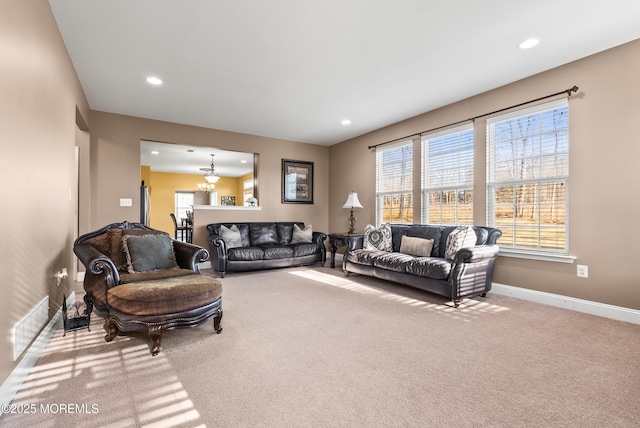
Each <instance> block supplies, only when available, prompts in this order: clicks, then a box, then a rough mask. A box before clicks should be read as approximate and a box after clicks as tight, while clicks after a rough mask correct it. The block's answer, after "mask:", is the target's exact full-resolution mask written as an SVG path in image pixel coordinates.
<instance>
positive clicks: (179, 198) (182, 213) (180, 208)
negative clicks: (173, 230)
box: [175, 192, 196, 221]
mask: <svg viewBox="0 0 640 428" xmlns="http://www.w3.org/2000/svg"><path fill="white" fill-rule="evenodd" d="M195 196H196V194H195V192H176V199H175V200H176V203H175V209H176V211H175V214H176V218H177V219H178V221H180V219H182V218H187V211H193V205H194V200H195Z"/></svg>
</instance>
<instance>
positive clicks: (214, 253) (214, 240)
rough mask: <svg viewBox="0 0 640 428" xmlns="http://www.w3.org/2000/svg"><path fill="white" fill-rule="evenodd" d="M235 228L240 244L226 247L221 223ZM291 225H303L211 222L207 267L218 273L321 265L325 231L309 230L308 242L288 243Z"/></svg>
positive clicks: (295, 223)
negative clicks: (208, 263)
mask: <svg viewBox="0 0 640 428" xmlns="http://www.w3.org/2000/svg"><path fill="white" fill-rule="evenodd" d="M234 225H235V226H236V227H237V228H238V231H239V233H240V238H241V241H240V244H239V245H238V246H236V247H232V248H230V245H229V242H227V241H225V239H223V238H222V235H221V230H220V229H221V227H222V226H224V227H226V228H232V227H233V226H234ZM294 225H297V226H298V227H299V228H300V229H304V228H305V225H304V223H302V222H273V223H269V222H248V223H246V222H245V223H212V224H208V225H207V229H208V230H209V237H208V241H209V248H210V251H211V268H212V269H213V270H215V271H217V272H218V273H219V275H220V277H224V275H225V273H227V272H233V271H235V272H243V271H251V270H261V269H274V268H282V267H291V266H304V265H310V264H313V263H320V264H321V266H324V263H325V261H326V259H327V252H326V248H325V245H324V241H325V240H326V239H327V235H326V234H325V233H321V232H316V231H313V236H312V238H311V240H310V242H299V243H292V236H293V229H294Z"/></svg>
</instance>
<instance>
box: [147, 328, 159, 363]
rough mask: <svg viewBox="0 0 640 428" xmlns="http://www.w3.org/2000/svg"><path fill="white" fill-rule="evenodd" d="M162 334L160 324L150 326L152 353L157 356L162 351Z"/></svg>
mask: <svg viewBox="0 0 640 428" xmlns="http://www.w3.org/2000/svg"><path fill="white" fill-rule="evenodd" d="M161 336H162V327H160V326H159V325H155V326H149V337H150V338H151V355H152V356H153V357H155V356H156V355H158V352H160V337H161Z"/></svg>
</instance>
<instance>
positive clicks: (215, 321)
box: [213, 309, 222, 334]
mask: <svg viewBox="0 0 640 428" xmlns="http://www.w3.org/2000/svg"><path fill="white" fill-rule="evenodd" d="M221 321H222V309H218V313H217V314H216V316H215V317H213V328H214V329H215V331H216V333H217V334H220V333H222V326H221V325H220V322H221Z"/></svg>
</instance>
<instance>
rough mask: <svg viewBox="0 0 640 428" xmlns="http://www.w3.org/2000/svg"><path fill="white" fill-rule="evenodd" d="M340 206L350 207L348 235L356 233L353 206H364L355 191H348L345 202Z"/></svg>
mask: <svg viewBox="0 0 640 428" xmlns="http://www.w3.org/2000/svg"><path fill="white" fill-rule="evenodd" d="M342 208H350V209H351V215H350V216H349V235H353V234H354V233H356V220H357V219H356V216H355V215H354V214H353V209H354V208H364V207H363V206H362V204H360V201H359V200H358V194H357V193H356V192H349V196H347V202H345V203H344V205H343V206H342Z"/></svg>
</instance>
